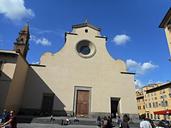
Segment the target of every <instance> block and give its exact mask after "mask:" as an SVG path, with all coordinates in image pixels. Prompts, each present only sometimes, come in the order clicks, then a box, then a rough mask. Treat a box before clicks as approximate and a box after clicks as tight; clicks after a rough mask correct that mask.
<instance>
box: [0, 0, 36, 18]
mask: <svg viewBox="0 0 171 128" xmlns="http://www.w3.org/2000/svg"><path fill="white" fill-rule="evenodd" d="M0 14H3V15H4V16H5V17H6V18H8V19H10V20H22V19H23V18H29V17H34V12H33V11H32V10H31V9H29V8H26V7H25V6H24V0H0Z"/></svg>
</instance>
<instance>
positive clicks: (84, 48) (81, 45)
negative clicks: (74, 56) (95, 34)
mask: <svg viewBox="0 0 171 128" xmlns="http://www.w3.org/2000/svg"><path fill="white" fill-rule="evenodd" d="M76 50H77V52H78V54H79V55H80V56H81V57H85V58H88V57H91V56H93V55H94V54H95V51H96V49H95V46H94V44H93V43H92V42H90V41H88V40H82V41H80V42H78V43H77V45H76Z"/></svg>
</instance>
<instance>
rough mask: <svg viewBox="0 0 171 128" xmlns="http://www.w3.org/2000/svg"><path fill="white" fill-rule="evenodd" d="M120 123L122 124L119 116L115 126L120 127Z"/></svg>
mask: <svg viewBox="0 0 171 128" xmlns="http://www.w3.org/2000/svg"><path fill="white" fill-rule="evenodd" d="M121 123H122V120H121V118H120V116H118V118H117V125H118V126H119V128H120V127H121Z"/></svg>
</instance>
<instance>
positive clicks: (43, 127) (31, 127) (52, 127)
mask: <svg viewBox="0 0 171 128" xmlns="http://www.w3.org/2000/svg"><path fill="white" fill-rule="evenodd" d="M18 128H98V127H97V126H88V125H65V126H62V125H59V124H39V123H30V124H29V123H19V124H18Z"/></svg>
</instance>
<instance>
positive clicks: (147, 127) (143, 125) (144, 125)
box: [140, 114, 152, 128]
mask: <svg viewBox="0 0 171 128" xmlns="http://www.w3.org/2000/svg"><path fill="white" fill-rule="evenodd" d="M140 118H141V122H140V128H152V126H151V124H150V122H149V121H148V120H146V116H145V114H142V115H141V116H140Z"/></svg>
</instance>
